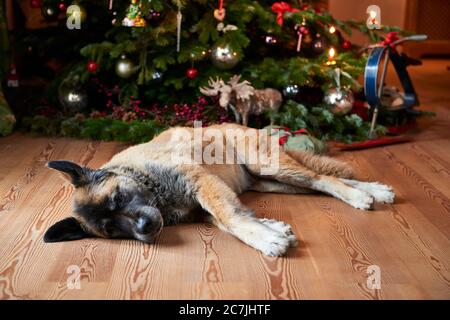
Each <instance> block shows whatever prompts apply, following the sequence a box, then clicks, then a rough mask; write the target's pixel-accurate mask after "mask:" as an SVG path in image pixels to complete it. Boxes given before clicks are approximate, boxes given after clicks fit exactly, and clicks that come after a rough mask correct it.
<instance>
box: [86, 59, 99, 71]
mask: <svg viewBox="0 0 450 320" xmlns="http://www.w3.org/2000/svg"><path fill="white" fill-rule="evenodd" d="M86 68H87V70H88V71H89V72H90V73H95V72H97V70H98V64H97V62H95V61H89V62H88V63H87V65H86Z"/></svg>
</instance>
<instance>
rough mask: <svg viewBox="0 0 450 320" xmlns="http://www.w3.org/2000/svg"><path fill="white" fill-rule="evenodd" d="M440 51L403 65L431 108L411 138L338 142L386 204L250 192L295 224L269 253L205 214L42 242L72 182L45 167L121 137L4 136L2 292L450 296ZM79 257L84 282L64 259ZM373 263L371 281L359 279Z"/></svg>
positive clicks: (109, 150)
mask: <svg viewBox="0 0 450 320" xmlns="http://www.w3.org/2000/svg"><path fill="white" fill-rule="evenodd" d="M447 65H450V61H442V60H441V61H425V64H424V66H423V67H419V68H417V67H416V68H415V69H414V70H412V72H413V79H414V81H415V83H416V86H417V89H418V92H419V93H420V96H421V102H422V105H423V106H424V107H426V108H427V109H432V110H434V111H436V112H438V118H436V119H434V120H429V121H425V122H426V123H425V124H423V125H422V130H421V132H419V133H418V134H417V135H416V136H415V137H416V138H417V140H416V141H415V142H412V143H407V144H403V145H395V146H387V147H384V148H377V149H371V150H364V151H354V152H346V153H341V154H338V155H337V156H338V157H340V158H343V159H347V160H349V161H350V162H351V163H352V164H353V165H354V166H355V167H356V168H357V172H358V176H359V177H360V178H362V179H368V180H379V181H383V182H385V183H387V184H390V185H392V186H393V187H394V188H395V191H396V193H397V195H398V198H397V201H396V203H395V204H394V205H377V206H376V210H375V211H372V212H363V211H358V210H356V209H353V208H351V207H349V206H348V205H346V204H344V203H342V202H340V201H338V200H335V199H332V198H330V197H327V196H324V195H301V196H295V195H272V194H258V193H247V194H244V195H243V196H242V200H243V201H244V202H245V203H246V204H247V205H249V206H250V207H252V208H254V209H255V210H256V212H257V214H258V215H259V216H265V217H269V218H274V219H280V220H285V221H287V222H289V223H290V224H292V226H293V227H294V230H295V233H296V234H297V235H298V237H299V239H300V240H301V244H300V246H299V247H297V248H295V249H291V250H290V252H289V255H288V256H287V257H285V258H268V257H265V256H263V255H261V254H260V253H258V252H257V251H255V250H253V249H252V248H250V247H247V246H246V245H244V244H243V243H241V242H240V241H238V240H236V239H235V238H233V237H232V236H230V235H227V234H224V233H223V232H220V231H219V230H217V229H216V228H214V227H212V226H210V225H207V224H190V225H180V226H175V227H168V228H166V229H165V230H164V231H163V233H162V235H161V236H160V238H159V240H158V242H157V244H156V245H146V244H143V243H140V242H137V241H119V240H117V241H108V240H101V239H89V240H82V241H74V242H65V243H54V244H45V243H44V242H43V240H42V237H43V234H44V232H45V231H46V229H47V228H48V227H49V226H50V225H52V224H53V223H54V222H56V221H58V220H59V219H61V218H63V217H66V216H68V215H69V214H70V208H71V194H72V187H71V186H70V185H69V184H68V183H65V182H63V181H62V180H60V179H59V177H58V175H57V174H55V173H53V172H50V171H49V170H48V169H46V168H45V167H44V164H45V162H46V161H48V160H50V159H72V160H75V161H77V162H80V163H82V164H84V165H89V166H92V167H98V166H100V165H101V164H103V163H104V162H105V161H107V160H108V159H109V158H110V157H111V156H112V155H113V154H115V153H116V152H118V151H119V150H121V149H122V148H124V147H125V146H124V145H123V144H119V143H104V142H88V141H78V140H71V139H54V138H42V137H41V138H34V137H30V136H26V135H22V134H18V133H16V134H14V135H13V136H10V137H7V138H1V139H0V298H2V299H86V298H87V299H92V298H111V299H182V298H188V299H190V298H193V299H221V298H227V299H450V200H449V199H450V179H449V178H450V108H449V106H450V94H449V91H448V89H449V88H450V72H449V71H447V70H446V66H447ZM70 265H77V266H79V267H80V268H81V289H79V290H77V289H74V290H70V289H68V288H67V285H66V280H67V278H68V276H69V275H68V273H67V268H68V266H70ZM371 265H377V266H379V267H380V269H381V289H380V290H374V289H369V288H368V287H367V285H366V282H367V281H366V280H367V268H368V267H369V266H371Z"/></svg>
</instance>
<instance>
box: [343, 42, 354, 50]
mask: <svg viewBox="0 0 450 320" xmlns="http://www.w3.org/2000/svg"><path fill="white" fill-rule="evenodd" d="M351 46H352V44H351V42H350V41H348V40H345V41H344V42H342V48H344V49H345V50H347V49H350V47H351Z"/></svg>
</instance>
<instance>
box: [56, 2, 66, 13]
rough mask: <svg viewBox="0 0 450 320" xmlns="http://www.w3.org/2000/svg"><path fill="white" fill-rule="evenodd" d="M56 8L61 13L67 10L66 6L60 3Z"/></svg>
mask: <svg viewBox="0 0 450 320" xmlns="http://www.w3.org/2000/svg"><path fill="white" fill-rule="evenodd" d="M58 8H59V10H60V11H62V12H65V11H66V10H67V6H66V4H65V3H64V2H61V3H60V4H58Z"/></svg>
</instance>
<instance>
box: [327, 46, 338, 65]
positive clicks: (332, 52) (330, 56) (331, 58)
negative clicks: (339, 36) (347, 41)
mask: <svg viewBox="0 0 450 320" xmlns="http://www.w3.org/2000/svg"><path fill="white" fill-rule="evenodd" d="M335 55H336V50H334V48H330V50H328V61H327V65H329V66H331V65H335V64H336V61H335V60H334V56H335Z"/></svg>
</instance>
